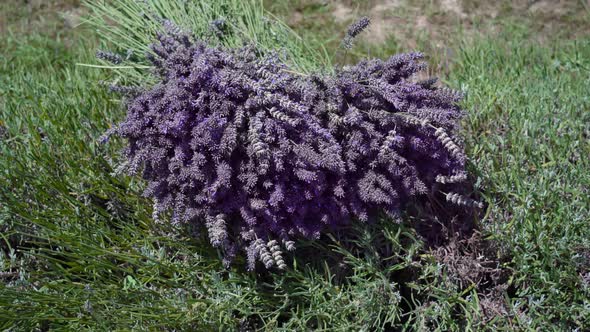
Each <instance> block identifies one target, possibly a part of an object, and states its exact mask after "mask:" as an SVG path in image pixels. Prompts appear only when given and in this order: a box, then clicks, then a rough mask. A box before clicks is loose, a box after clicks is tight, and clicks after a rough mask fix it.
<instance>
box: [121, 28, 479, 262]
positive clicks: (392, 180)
mask: <svg viewBox="0 0 590 332" xmlns="http://www.w3.org/2000/svg"><path fill="white" fill-rule="evenodd" d="M367 24H368V21H367V22H366V24H364V26H365V27H366V25H367ZM360 28H361V30H362V28H364V27H360ZM355 31H356V30H355ZM152 49H153V55H152V56H151V61H152V62H153V65H154V66H155V68H156V71H157V73H158V75H160V77H161V83H159V84H157V85H155V86H153V87H151V88H148V89H145V90H136V91H137V92H136V93H135V95H133V96H132V97H130V98H129V99H128V102H127V107H128V113H127V118H126V119H125V121H123V122H122V123H121V124H119V125H118V126H117V127H116V128H115V129H113V131H112V132H111V133H114V134H116V135H118V136H121V137H123V138H125V139H126V140H127V141H128V146H127V147H126V149H125V151H124V154H125V156H126V158H127V163H126V164H125V165H124V169H125V170H126V171H128V172H129V173H131V174H134V173H137V172H141V174H142V175H143V178H144V179H145V180H146V181H147V183H148V185H147V189H146V190H145V195H146V196H148V197H151V198H153V199H154V215H155V217H157V216H158V215H160V213H161V212H163V211H171V212H172V221H173V222H174V223H188V222H197V223H201V224H203V225H204V226H205V227H206V229H207V232H208V235H209V239H210V241H211V244H212V245H213V246H215V247H218V248H221V249H222V250H223V252H224V255H225V258H226V261H227V262H228V263H229V262H230V261H231V259H232V258H233V257H234V256H235V254H236V253H237V251H238V249H245V250H246V252H247V257H248V266H249V268H250V269H252V268H254V266H255V263H256V261H257V260H260V261H262V262H263V263H264V265H265V266H266V267H267V268H270V267H271V266H273V265H274V266H277V267H278V268H284V267H285V266H286V265H285V261H284V258H283V256H282V251H281V249H282V248H285V249H287V250H293V249H294V242H293V239H295V238H296V237H306V238H317V237H319V236H320V234H321V232H322V231H323V230H325V229H327V228H329V227H335V226H338V225H342V224H345V223H348V222H350V221H351V220H360V221H367V220H369V219H370V218H371V217H372V216H375V215H376V214H378V213H381V212H382V211H384V212H385V213H387V214H389V215H397V214H398V213H399V211H400V210H401V209H403V208H404V206H405V205H406V204H407V203H408V202H410V201H412V200H416V199H420V198H424V197H426V196H427V195H431V194H432V193H433V191H434V190H435V189H434V188H438V187H437V185H436V184H435V183H436V182H439V183H441V185H443V184H444V186H445V188H446V189H447V192H448V195H447V198H448V200H449V201H450V202H452V203H456V204H463V205H467V206H476V205H478V204H477V202H475V201H472V200H469V199H467V198H465V197H463V196H460V195H458V194H456V193H454V192H451V191H449V190H453V186H454V185H455V183H456V182H460V181H463V180H465V178H466V176H465V157H464V155H463V153H462V150H461V148H459V147H458V146H457V144H456V143H455V142H454V139H453V138H452V137H451V133H453V132H454V130H455V129H456V127H457V122H458V120H459V119H460V117H461V115H462V111H461V109H460V108H459V107H458V106H457V104H456V103H457V102H458V101H459V100H460V97H461V96H460V95H459V94H458V93H456V92H454V91H451V90H448V89H439V88H436V87H434V85H433V84H434V83H435V81H434V80H428V81H424V82H417V83H416V82H413V81H412V80H410V79H411V77H412V75H413V74H415V73H416V72H418V71H420V70H422V69H424V68H425V64H424V63H423V62H421V59H422V54H420V53H410V54H401V55H396V56H393V57H391V58H389V59H388V60H385V61H383V60H378V59H374V60H366V61H362V62H360V63H358V64H357V65H355V66H352V67H345V68H343V69H339V70H337V71H336V73H335V74H331V75H328V74H314V75H303V74H297V73H295V72H293V71H291V70H290V69H289V68H288V66H287V65H286V64H285V63H284V62H282V61H281V60H280V58H279V56H278V54H275V53H271V54H265V55H262V54H258V53H257V50H256V48H255V47H252V46H247V47H243V48H241V49H226V48H221V47H209V46H207V45H206V44H205V43H204V42H202V41H200V40H198V39H196V38H193V37H192V36H191V35H190V34H188V33H185V32H182V31H180V29H168V32H167V33H163V34H160V35H159V37H158V41H157V43H155V44H154V45H153V46H152Z"/></svg>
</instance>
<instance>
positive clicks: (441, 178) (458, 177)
mask: <svg viewBox="0 0 590 332" xmlns="http://www.w3.org/2000/svg"><path fill="white" fill-rule="evenodd" d="M465 180H467V173H460V174H455V175H450V176H445V175H440V174H439V175H437V176H436V182H439V183H442V184H449V183H458V182H463V181H465Z"/></svg>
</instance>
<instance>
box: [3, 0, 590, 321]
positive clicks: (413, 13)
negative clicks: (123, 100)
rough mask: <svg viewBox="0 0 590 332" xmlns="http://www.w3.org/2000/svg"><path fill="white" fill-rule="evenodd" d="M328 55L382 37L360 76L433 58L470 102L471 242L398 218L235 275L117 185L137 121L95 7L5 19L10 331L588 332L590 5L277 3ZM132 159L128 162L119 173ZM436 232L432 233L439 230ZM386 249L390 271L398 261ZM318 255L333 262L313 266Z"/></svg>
mask: <svg viewBox="0 0 590 332" xmlns="http://www.w3.org/2000/svg"><path fill="white" fill-rule="evenodd" d="M265 5H266V7H267V9H268V10H270V11H271V12H272V13H273V14H275V15H276V16H277V17H279V18H281V19H283V20H284V21H285V22H287V23H288V24H289V25H291V26H292V27H293V28H294V29H295V30H296V31H297V32H298V33H299V34H300V35H301V36H302V37H303V38H304V40H309V43H310V45H311V46H312V47H319V46H324V47H325V48H326V50H327V51H328V52H332V53H334V52H335V49H336V48H337V46H338V45H339V43H340V39H341V38H342V36H343V31H344V29H345V27H346V25H347V24H348V23H350V22H351V21H352V20H354V19H355V18H356V17H358V16H359V15H363V14H368V15H370V16H371V17H372V18H373V25H372V28H371V30H369V33H365V37H366V38H364V39H361V40H359V41H358V44H357V47H356V48H355V49H354V51H353V52H352V53H351V54H350V55H349V57H348V58H347V59H346V61H349V62H352V61H355V60H357V59H359V58H362V57H364V56H366V55H367V54H370V55H371V56H379V57H386V56H388V55H390V54H393V53H395V52H401V51H409V50H414V49H417V50H421V51H424V52H425V53H427V54H428V56H429V62H430V64H431V69H430V70H429V73H428V74H430V75H438V76H440V78H441V79H442V81H443V82H444V83H445V84H447V85H449V86H451V87H453V88H455V89H459V90H461V91H463V92H464V93H465V94H466V98H465V100H464V101H463V106H464V108H465V109H466V110H467V111H468V116H467V117H466V119H465V121H464V124H463V125H464V126H463V136H464V138H465V142H464V143H465V146H466V149H467V155H468V156H469V158H470V163H469V168H470V171H471V173H472V174H473V182H474V188H475V195H478V196H479V197H481V199H482V200H483V201H485V202H486V204H487V208H486V210H485V211H484V213H483V214H482V215H481V216H480V218H479V220H478V222H477V227H476V229H475V231H474V232H467V233H465V232H460V231H458V230H456V229H448V228H447V229H440V228H439V229H437V230H439V231H438V233H439V235H441V238H438V239H434V240H433V239H430V238H427V237H424V236H423V233H421V232H419V231H417V230H416V228H414V227H412V226H413V225H420V224H421V222H422V221H423V220H415V219H416V218H414V217H412V216H411V215H410V216H408V217H407V220H406V222H405V223H402V224H401V225H394V224H392V223H387V221H381V222H380V223H379V224H378V225H375V226H366V227H355V228H354V229H351V230H350V235H348V237H344V238H341V237H339V236H337V235H334V236H333V237H330V238H328V237H327V238H326V239H323V240H322V241H319V242H317V243H306V242H302V243H299V247H300V250H299V251H298V253H297V254H296V256H295V257H291V259H292V263H293V268H292V269H289V270H288V271H287V272H285V273H282V274H273V273H268V272H262V271H259V272H257V273H248V272H245V271H244V270H243V268H242V267H241V266H243V264H242V262H238V263H237V264H236V267H234V268H232V269H231V270H225V269H223V268H222V266H221V264H220V263H219V259H218V256H217V253H216V252H215V251H213V250H211V249H208V246H203V245H201V244H200V242H199V241H198V240H195V239H193V238H192V237H191V233H190V230H186V229H173V228H171V227H170V226H166V225H161V224H155V223H153V222H152V221H151V206H150V203H149V202H148V201H147V200H145V199H143V198H141V195H140V192H141V183H140V181H138V180H137V179H133V178H128V177H124V176H120V175H115V174H113V168H114V166H113V165H115V164H116V156H117V150H118V148H119V146H117V144H111V145H107V146H104V145H100V144H98V143H97V140H98V138H99V137H100V136H101V135H102V134H103V133H104V132H105V131H106V130H107V128H108V126H109V124H111V123H114V122H116V121H117V120H118V119H120V118H121V117H122V116H123V112H124V111H123V110H122V108H121V105H120V100H119V99H118V98H117V97H116V96H113V95H111V94H109V93H108V92H107V91H105V89H104V87H103V86H102V85H100V84H98V82H99V81H100V80H101V79H105V76H107V75H108V74H105V73H104V72H102V71H100V70H96V69H89V68H84V67H80V66H76V65H75V64H76V63H92V62H93V55H94V51H95V50H96V49H97V48H98V46H99V40H101V39H100V38H101V32H100V31H93V30H92V29H90V28H89V27H88V26H87V25H86V24H84V16H83V15H85V13H87V10H85V9H83V8H81V7H80V4H79V2H78V1H75V0H63V1H61V0H60V1H57V0H54V1H37V0H31V1H17V0H8V1H3V2H2V3H0V33H1V38H0V137H1V138H0V249H1V250H0V329H7V330H15V331H16V330H22V331H29V330H40V331H44V330H64V329H65V330H74V329H86V330H127V329H139V330H143V329H170V330H172V329H176V330H187V329H199V330H212V329H219V330H223V329H221V328H220V326H223V327H226V328H227V327H233V328H235V329H238V328H239V329H241V330H243V331H247V330H250V329H256V328H263V329H266V330H275V329H281V328H282V329H284V330H293V329H294V330H303V329H317V330H342V331H348V330H361V329H362V328H363V327H367V326H370V325H371V324H374V327H373V328H369V329H368V330H373V329H377V326H383V327H385V328H386V329H391V330H402V329H406V330H437V329H438V330H440V331H447V330H458V331H462V330H468V329H472V330H486V329H487V330H540V331H549V330H556V331H564V330H572V331H573V330H576V331H585V330H589V329H590V227H588V226H589V224H590V217H589V216H590V172H589V170H590V158H588V155H589V154H590V97H589V94H588V92H589V91H590V36H589V33H590V4H589V3H588V2H586V1H573V0H572V1H569V0H568V1H566V0H564V1H559V2H555V1H524V0H523V1H497V2H490V1H476V0H440V1H436V0H421V1H404V0H371V1H359V0H348V1H322V0H295V1H287V0H278V1H265ZM113 159H115V161H113ZM429 222H432V220H430V221H429ZM384 247H386V248H387V252H388V255H387V256H385V255H384V253H383V251H382V250H383V248H384ZM318 252H319V253H321V255H322V256H323V257H325V258H326V262H327V263H326V264H325V265H323V264H318V263H317V261H316V262H314V261H313V260H310V259H309V257H310V256H313V257H315V256H316V255H317V253H318Z"/></svg>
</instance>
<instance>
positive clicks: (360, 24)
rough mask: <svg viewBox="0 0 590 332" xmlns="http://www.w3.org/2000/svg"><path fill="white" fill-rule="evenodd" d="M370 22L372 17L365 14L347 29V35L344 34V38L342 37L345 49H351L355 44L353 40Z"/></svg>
mask: <svg viewBox="0 0 590 332" xmlns="http://www.w3.org/2000/svg"><path fill="white" fill-rule="evenodd" d="M370 23H371V19H370V18H368V17H367V16H363V17H361V18H360V19H359V20H358V21H356V22H354V23H352V24H351V25H349V26H348V29H347V30H346V35H345V36H344V39H342V46H343V47H344V48H345V49H347V50H350V49H351V48H352V46H353V41H354V39H355V38H356V36H358V35H359V34H360V33H361V32H363V30H365V29H366V28H367V27H368V26H369V24H370Z"/></svg>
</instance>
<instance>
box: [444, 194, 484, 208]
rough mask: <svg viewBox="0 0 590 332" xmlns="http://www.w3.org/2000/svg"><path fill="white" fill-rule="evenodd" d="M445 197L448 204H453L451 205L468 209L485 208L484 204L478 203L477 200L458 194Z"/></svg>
mask: <svg viewBox="0 0 590 332" xmlns="http://www.w3.org/2000/svg"><path fill="white" fill-rule="evenodd" d="M445 197H446V200H447V201H448V202H451V203H454V204H457V205H461V206H467V207H476V208H479V209H483V207H484V205H483V203H482V202H478V201H476V200H473V199H471V198H469V197H466V196H463V195H461V194H458V193H453V192H449V193H447V194H446V196H445Z"/></svg>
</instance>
